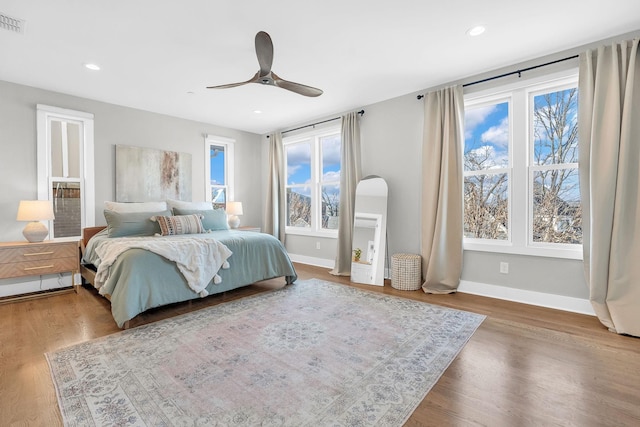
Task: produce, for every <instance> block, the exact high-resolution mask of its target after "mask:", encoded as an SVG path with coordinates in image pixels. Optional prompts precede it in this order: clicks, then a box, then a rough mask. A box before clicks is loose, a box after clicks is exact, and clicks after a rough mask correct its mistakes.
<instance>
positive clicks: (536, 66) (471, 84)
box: [417, 55, 580, 99]
mask: <svg viewBox="0 0 640 427" xmlns="http://www.w3.org/2000/svg"><path fill="white" fill-rule="evenodd" d="M579 56H580V55H573V56H567V57H566V58H562V59H557V60H555V61H551V62H545V63H544V64H540V65H534V66H532V67H527V68H523V69H521V70H516V71H511V72H509V73H504V74H500V75H498V76H493V77H487V78H486V79H482V80H477V81H475V82H471V83H465V84H463V85H462V87H467V86H473V85H477V84H478V83H484V82H488V81H491V80H496V79H501V78H503V77H507V76H512V75H514V74H517V75H518V78H520V77H522V75H521V74H522V73H524V72H525V71H531V70H535V69H536V68H542V67H546V66H547V65H553V64H557V63H558V62H564V61H568V60H570V59H575V58H578V57H579ZM417 98H418V99H422V98H424V95H418V96H417Z"/></svg>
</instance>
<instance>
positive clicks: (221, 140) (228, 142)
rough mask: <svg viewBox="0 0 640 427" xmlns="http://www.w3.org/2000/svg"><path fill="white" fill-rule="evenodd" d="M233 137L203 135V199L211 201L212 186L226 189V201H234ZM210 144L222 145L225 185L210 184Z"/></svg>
mask: <svg viewBox="0 0 640 427" xmlns="http://www.w3.org/2000/svg"><path fill="white" fill-rule="evenodd" d="M235 142H236V141H235V139H232V138H227V137H224V136H217V135H205V138H204V167H205V175H204V176H205V186H204V187H205V189H204V191H205V195H204V196H205V201H207V202H213V198H212V196H211V191H212V189H213V188H219V187H222V188H225V189H226V198H225V206H226V202H229V201H234V200H235V199H234V196H235V195H234V187H235V186H234V176H235V168H234V164H235V157H234V151H235V148H234V146H235ZM211 146H222V147H224V182H225V185H211V158H210V156H211Z"/></svg>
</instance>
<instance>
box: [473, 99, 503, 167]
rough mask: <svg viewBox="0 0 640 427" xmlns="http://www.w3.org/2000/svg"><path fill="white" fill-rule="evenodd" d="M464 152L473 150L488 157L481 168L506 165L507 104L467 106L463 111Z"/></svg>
mask: <svg viewBox="0 0 640 427" xmlns="http://www.w3.org/2000/svg"><path fill="white" fill-rule="evenodd" d="M464 121H465V135H464V152H465V154H467V153H469V152H471V151H475V152H477V153H479V154H484V155H486V156H488V157H489V159H488V160H487V161H486V162H484V163H483V165H482V166H483V167H482V169H490V168H492V167H501V166H506V165H508V159H509V151H508V150H509V104H508V103H507V102H502V103H499V104H492V105H485V106H481V107H470V108H469V107H467V108H465V112H464Z"/></svg>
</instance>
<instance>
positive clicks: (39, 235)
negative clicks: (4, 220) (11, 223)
mask: <svg viewBox="0 0 640 427" xmlns="http://www.w3.org/2000/svg"><path fill="white" fill-rule="evenodd" d="M54 218H55V215H54V214H53V204H52V203H51V201H49V200H22V201H21V202H20V205H18V215H17V217H16V220H18V221H28V222H29V224H27V226H26V227H25V228H24V230H22V234H23V235H24V237H25V238H26V239H27V240H28V241H30V242H32V243H35V242H42V241H43V240H44V238H45V237H47V235H48V234H49V230H48V229H47V227H46V226H45V225H44V224H42V223H41V222H38V221H49V220H52V219H54Z"/></svg>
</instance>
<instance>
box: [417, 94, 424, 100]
mask: <svg viewBox="0 0 640 427" xmlns="http://www.w3.org/2000/svg"><path fill="white" fill-rule="evenodd" d="M416 98H417V99H418V100H421V99H422V98H424V95H418V96H416Z"/></svg>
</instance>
